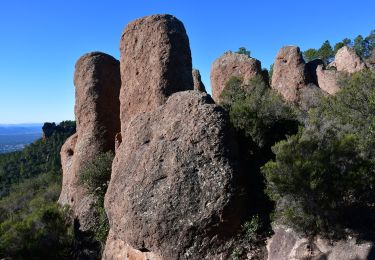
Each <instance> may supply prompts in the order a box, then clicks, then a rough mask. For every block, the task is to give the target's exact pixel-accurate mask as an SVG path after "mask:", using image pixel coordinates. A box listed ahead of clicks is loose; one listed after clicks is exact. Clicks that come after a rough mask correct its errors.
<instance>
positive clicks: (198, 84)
mask: <svg viewBox="0 0 375 260" xmlns="http://www.w3.org/2000/svg"><path fill="white" fill-rule="evenodd" d="M192 73H193V82H194V90H198V91H202V92H206V88H205V86H204V84H203V82H202V80H201V74H200V72H199V70H197V69H193V72H192Z"/></svg>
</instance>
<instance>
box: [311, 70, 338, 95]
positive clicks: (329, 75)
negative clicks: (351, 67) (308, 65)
mask: <svg viewBox="0 0 375 260" xmlns="http://www.w3.org/2000/svg"><path fill="white" fill-rule="evenodd" d="M316 75H317V78H318V85H319V87H320V88H321V89H322V90H323V91H325V92H327V93H328V94H330V95H334V94H336V93H337V91H339V90H340V85H339V84H338V80H339V76H340V73H339V72H338V71H336V70H334V69H328V70H325V69H323V66H322V65H319V66H318V67H317V69H316Z"/></svg>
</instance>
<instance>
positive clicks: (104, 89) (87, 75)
mask: <svg viewBox="0 0 375 260" xmlns="http://www.w3.org/2000/svg"><path fill="white" fill-rule="evenodd" d="M74 85H75V87H76V89H75V96H76V102H75V116H76V123H77V133H76V134H75V135H74V136H73V137H71V138H69V139H68V140H67V142H66V143H65V144H64V146H63V148H62V150H61V158H62V166H63V186H62V190H61V194H60V198H59V203H60V204H63V205H65V204H67V205H70V206H71V207H72V210H73V213H74V216H75V217H76V218H77V219H78V221H79V223H80V227H81V230H83V231H84V230H87V229H89V228H90V226H91V225H92V222H93V220H94V217H93V209H92V205H91V204H92V198H91V197H90V196H88V195H87V194H86V191H85V188H84V187H83V186H82V185H79V184H78V182H79V174H80V172H81V170H82V167H83V166H84V164H85V163H87V162H90V161H91V160H93V159H94V157H95V156H96V155H97V154H99V153H102V152H107V151H109V150H112V151H113V150H114V149H115V135H116V133H117V132H119V131H120V117H119V107H120V102H119V92H120V85H121V82H120V71H119V62H118V61H117V60H116V59H115V58H113V57H111V56H109V55H107V54H104V53H100V52H92V53H88V54H86V55H84V56H82V57H81V58H80V59H79V60H78V61H77V63H76V67H75V74H74Z"/></svg>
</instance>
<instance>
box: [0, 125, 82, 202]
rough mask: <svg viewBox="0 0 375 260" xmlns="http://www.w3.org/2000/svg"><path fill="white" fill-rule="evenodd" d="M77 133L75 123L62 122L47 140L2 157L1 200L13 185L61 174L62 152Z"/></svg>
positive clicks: (0, 158)
mask: <svg viewBox="0 0 375 260" xmlns="http://www.w3.org/2000/svg"><path fill="white" fill-rule="evenodd" d="M74 132H75V122H72V121H64V122H61V123H60V124H59V125H58V126H57V127H56V129H55V131H54V132H53V133H52V134H51V136H50V137H48V138H47V139H45V140H42V139H40V140H37V141H35V142H34V143H32V144H30V145H28V146H27V147H25V149H23V150H22V151H19V152H12V153H7V154H1V155H0V198H1V197H3V196H6V195H7V194H8V192H9V188H10V186H11V185H12V184H13V183H18V182H19V181H20V180H24V179H28V178H32V177H34V176H37V175H39V174H41V173H45V172H50V173H51V174H60V171H61V163H60V150H61V146H62V145H63V143H64V142H65V140H66V139H67V138H68V137H69V136H70V135H72V134H73V133H74Z"/></svg>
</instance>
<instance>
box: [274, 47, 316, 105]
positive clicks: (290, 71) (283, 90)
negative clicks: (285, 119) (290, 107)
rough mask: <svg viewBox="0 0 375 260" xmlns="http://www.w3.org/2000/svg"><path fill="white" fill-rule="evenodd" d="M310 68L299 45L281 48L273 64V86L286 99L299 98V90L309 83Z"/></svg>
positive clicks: (290, 100) (293, 100)
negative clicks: (307, 66)
mask: <svg viewBox="0 0 375 260" xmlns="http://www.w3.org/2000/svg"><path fill="white" fill-rule="evenodd" d="M309 78H311V77H310V76H309V75H308V69H307V68H306V64H305V61H304V60H303V58H302V54H301V51H300V49H299V47H296V46H285V47H283V48H281V49H280V50H279V52H278V54H277V56H276V59H275V63H274V65H273V74H272V88H273V89H275V90H276V91H277V92H279V93H280V94H281V95H282V96H283V97H284V99H285V100H286V101H289V102H295V101H297V100H298V96H299V91H300V90H301V89H302V88H304V87H305V86H306V85H307V84H308V83H309Z"/></svg>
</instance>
